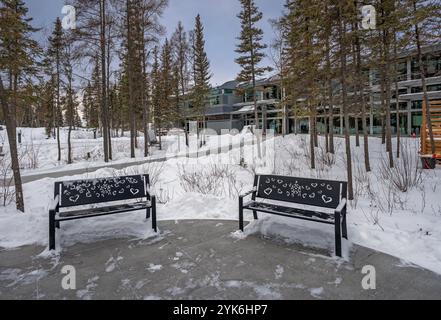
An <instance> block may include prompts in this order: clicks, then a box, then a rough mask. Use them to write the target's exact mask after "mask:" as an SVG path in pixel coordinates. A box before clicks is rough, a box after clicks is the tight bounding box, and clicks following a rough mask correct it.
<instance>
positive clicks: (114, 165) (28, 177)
mask: <svg viewBox="0 0 441 320" xmlns="http://www.w3.org/2000/svg"><path fill="white" fill-rule="evenodd" d="M252 144H253V141H245V142H244V143H243V144H238V143H236V144H231V145H227V146H222V147H219V148H212V149H205V150H199V151H191V152H187V153H185V152H182V153H178V154H168V155H166V156H150V157H148V158H143V159H140V160H133V159H129V160H128V161H125V162H124V161H121V160H119V161H115V162H110V163H108V164H103V165H91V166H84V167H82V168H74V169H69V168H63V169H61V170H57V168H52V169H47V170H38V169H37V170H32V171H31V172H27V173H24V174H22V177H21V180H22V183H29V182H33V181H38V180H41V179H45V178H55V179H56V178H61V177H66V176H75V175H80V174H85V173H92V172H95V171H98V170H101V169H115V170H123V169H126V168H130V167H134V166H140V165H144V164H149V163H156V162H164V161H167V160H171V159H180V158H199V157H205V156H210V155H216V154H224V153H228V152H229V151H231V150H233V149H239V148H241V147H243V146H249V145H252ZM4 184H5V180H4V179H0V186H3V185H4Z"/></svg>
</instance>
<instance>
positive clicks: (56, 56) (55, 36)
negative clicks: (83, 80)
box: [47, 18, 65, 161]
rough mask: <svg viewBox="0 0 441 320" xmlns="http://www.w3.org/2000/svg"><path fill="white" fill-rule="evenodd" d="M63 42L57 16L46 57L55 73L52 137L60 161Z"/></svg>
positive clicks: (61, 29) (59, 21)
mask: <svg viewBox="0 0 441 320" xmlns="http://www.w3.org/2000/svg"><path fill="white" fill-rule="evenodd" d="M64 46H65V42H64V32H63V28H62V25H61V20H60V18H57V20H56V21H55V24H54V31H53V32H52V35H51V36H50V37H49V48H48V51H47V57H48V58H49V61H50V62H49V63H50V64H51V68H50V69H51V72H52V73H55V81H56V83H55V88H56V92H55V96H56V104H55V109H54V111H53V116H54V119H53V121H54V125H53V128H54V130H55V129H56V132H54V137H55V136H56V137H57V147H58V161H61V141H60V126H61V125H62V122H63V121H62V118H63V113H62V112H61V105H60V103H61V102H60V99H61V91H60V90H61V82H62V79H61V63H62V61H61V59H62V54H63V50H64Z"/></svg>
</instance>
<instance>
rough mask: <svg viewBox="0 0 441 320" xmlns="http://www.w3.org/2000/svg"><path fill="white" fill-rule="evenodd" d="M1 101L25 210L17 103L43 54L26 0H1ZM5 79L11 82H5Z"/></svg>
mask: <svg viewBox="0 0 441 320" xmlns="http://www.w3.org/2000/svg"><path fill="white" fill-rule="evenodd" d="M0 5H1V6H0V104H1V108H2V111H3V116H4V118H5V123H6V129H7V133H8V141H9V148H10V156H11V165H12V171H13V177H14V183H15V198H16V206H17V209H18V210H19V211H21V212H24V210H25V206H24V198H23V188H22V181H21V174H20V164H19V160H18V153H17V140H16V134H17V132H16V131H17V130H16V121H17V113H16V111H17V105H18V104H19V101H20V100H21V99H25V98H26V97H23V96H22V95H21V94H19V90H20V86H21V85H22V84H23V82H24V81H25V79H26V78H27V77H30V76H32V75H35V74H36V72H37V71H38V70H37V69H36V67H37V65H36V60H37V57H38V55H39V54H40V48H39V46H38V43H37V42H36V41H35V40H33V38H32V35H33V33H34V32H36V31H37V29H35V28H33V27H32V26H31V24H30V23H31V21H32V19H30V18H27V17H26V16H27V12H28V9H27V7H26V5H25V3H24V2H23V1H22V0H1V1H0ZM3 79H5V83H7V84H8V85H7V86H5V85H4V82H3Z"/></svg>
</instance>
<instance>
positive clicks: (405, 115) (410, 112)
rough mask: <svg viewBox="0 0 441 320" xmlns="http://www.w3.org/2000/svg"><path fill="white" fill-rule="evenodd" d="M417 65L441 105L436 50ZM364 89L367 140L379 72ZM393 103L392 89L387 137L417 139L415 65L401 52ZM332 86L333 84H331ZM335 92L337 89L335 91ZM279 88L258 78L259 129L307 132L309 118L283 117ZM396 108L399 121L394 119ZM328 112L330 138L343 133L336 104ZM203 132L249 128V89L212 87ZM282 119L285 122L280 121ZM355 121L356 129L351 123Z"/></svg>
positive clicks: (378, 114) (374, 118)
mask: <svg viewBox="0 0 441 320" xmlns="http://www.w3.org/2000/svg"><path fill="white" fill-rule="evenodd" d="M423 56H424V58H423V60H424V61H425V64H426V73H427V79H426V82H427V90H428V96H429V100H441V45H435V46H431V47H428V48H425V49H424V50H423ZM367 72H369V79H370V84H369V85H370V88H369V90H368V92H369V102H368V104H369V106H368V112H369V114H368V119H367V123H368V128H369V133H370V134H371V135H379V134H381V133H382V127H383V121H384V112H382V108H381V85H380V77H379V72H378V71H377V70H369V71H367ZM398 73H399V77H398V79H399V81H398V99H397V97H396V94H395V92H396V88H395V84H393V87H392V88H391V91H392V99H391V110H392V114H391V127H392V132H393V134H396V133H397V130H398V125H397V121H399V128H400V131H401V134H402V135H413V134H416V135H419V133H420V130H421V124H422V117H423V114H422V101H423V92H422V91H423V90H422V81H421V78H420V72H419V64H418V60H417V56H416V52H415V51H408V52H403V53H401V55H400V58H399V64H398ZM336 86H338V81H336ZM337 91H338V88H337ZM282 96H283V94H282V89H281V86H280V80H279V79H278V77H277V76H274V77H270V78H266V79H261V80H259V81H258V82H257V89H256V98H257V108H258V113H259V122H260V126H264V127H266V128H267V129H273V130H275V132H276V133H279V134H280V133H282V132H283V126H285V129H286V130H285V132H287V133H308V132H309V118H308V117H307V116H302V115H301V114H300V115H299V114H297V115H296V114H294V112H296V111H295V110H293V108H290V107H286V117H284V110H283V106H282V103H281V101H282ZM397 103H398V105H399V111H398V114H399V117H398V116H397V111H396V110H397V108H396V106H397ZM186 108H187V109H188V110H189V112H188V113H187V114H189V117H188V118H187V121H195V120H197V119H200V118H199V117H198V115H195V114H192V113H191V105H190V104H186ZM325 109H326V108H323V107H321V108H320V110H318V112H317V122H318V130H319V132H324V131H325V128H326V127H325V123H326V122H325ZM333 109H334V133H335V134H343V128H344V118H343V114H342V112H341V108H340V106H338V105H335V106H333ZM206 119H207V123H206V126H207V128H210V129H212V130H215V131H216V132H218V133H220V131H221V130H222V129H229V130H231V129H238V130H242V129H243V128H244V127H245V126H250V125H254V124H255V112H254V102H253V92H252V90H251V88H250V86H249V85H246V84H239V83H237V82H236V81H229V82H227V83H225V84H223V85H222V86H219V87H216V88H213V89H212V91H211V95H210V97H209V99H208V100H207V106H206ZM284 119H286V121H284ZM350 121H351V123H350V127H351V133H352V134H354V133H355V131H356V128H357V127H358V129H359V130H360V132H361V130H362V123H361V117H360V116H359V115H357V114H351V120H350ZM356 121H357V122H358V126H357V124H356Z"/></svg>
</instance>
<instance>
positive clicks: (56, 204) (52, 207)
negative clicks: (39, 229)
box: [49, 195, 60, 212]
mask: <svg viewBox="0 0 441 320" xmlns="http://www.w3.org/2000/svg"><path fill="white" fill-rule="evenodd" d="M59 208H60V196H59V195H57V196H56V197H55V199H54V200H52V203H51V205H50V207H49V211H51V212H58V209H59Z"/></svg>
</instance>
